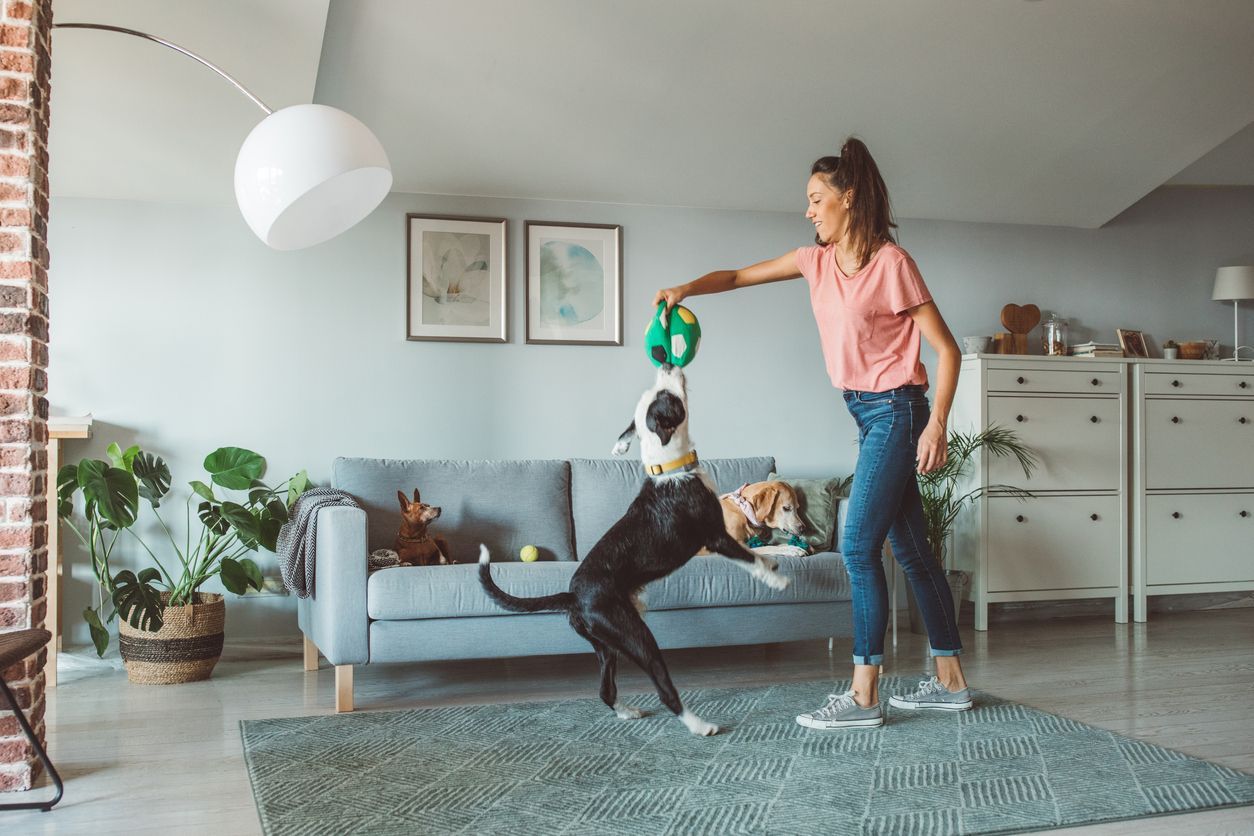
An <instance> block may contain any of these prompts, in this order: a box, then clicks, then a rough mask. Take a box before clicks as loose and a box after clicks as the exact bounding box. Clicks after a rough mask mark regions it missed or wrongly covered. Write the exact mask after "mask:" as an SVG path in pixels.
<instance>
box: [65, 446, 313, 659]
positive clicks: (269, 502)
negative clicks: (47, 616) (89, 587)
mask: <svg viewBox="0 0 1254 836" xmlns="http://www.w3.org/2000/svg"><path fill="white" fill-rule="evenodd" d="M107 455H108V458H109V460H108V461H103V460H100V459H83V460H82V461H80V462H79V463H78V464H67V465H65V466H64V467H62V468H61V470H60V471H59V472H58V473H57V501H58V504H59V513H60V515H61V519H62V520H63V521H64V522H65V524H66V525H67V527H68V528H69V529H70V530H71V531H73V532H74V533H75V535H77V536H78V539H79V541H80V542H82V544H83V547H84V548H85V549H86V550H87V552H88V554H89V555H90V557H91V566H92V571H93V573H94V574H95V576H96V581H97V584H98V593H99V594H98V595H97V600H96V603H95V606H89V607H87V608H86V609H85V610H83V618H84V620H86V622H87V625H88V627H89V628H90V630H91V638H92V643H93V644H94V645H95V646H96V652H97V653H98V654H100V655H102V656H103V655H104V652H105V650H106V649H107V648H108V646H109V631H108V629H107V626H106V625H108V624H109V623H110V622H112V621H113V620H114V619H115V618H117V617H119V616H121V618H122V619H124V620H125V621H126V622H127V623H128V624H129V625H130V626H131V627H134V628H136V629H139V630H143V631H146V632H156V631H157V630H160V629H161V625H162V621H163V619H162V614H163V612H164V610H165V607H167V606H183V605H187V604H191V603H193V602H194V601H195V599H196V593H197V590H199V589H200V587H201V586H202V585H203V584H204V583H205V582H206V581H208V580H210V579H211V578H214V577H218V578H221V580H222V586H224V587H225V588H226V589H227V590H228V591H230V592H233V593H235V594H236V595H242V594H244V593H245V592H247V591H248V590H249V589H260V588H261V586H262V576H261V570H260V569H259V568H258V567H257V564H256V563H255V562H254V561H253V560H252V559H251V558H250V557H247V555H248V554H249V553H250V552H255V551H256V550H257V549H258V548H264V549H267V550H269V551H274V548H275V543H276V541H277V539H278V535H279V528H280V527H282V525H283V523H284V522H286V521H287V517H288V509H289V508H290V507H291V506H292V503H294V502H295V501H296V497H298V496H299V495H300V494H301V493H302V492H303V491H304V490H305V489H306V488H307V487H308V485H309V479H308V477H307V476H306V474H305V471H303V470H302V471H301V472H300V473H298V474H296V475H295V476H293V477H292V478H290V479H288V480H287V481H286V482H284V483H282V484H281V485H279V486H278V487H275V488H271V487H270V486H268V485H267V484H266V483H265V482H263V481H261V477H262V476H263V475H264V474H265V470H266V460H265V459H264V458H262V457H261V456H259V455H258V454H257V453H254V452H253V451H251V450H245V449H242V448H240V447H220V448H218V449H217V450H214V451H213V452H212V453H210V454H209V455H208V456H207V457H205V461H204V468H205V470H206V471H207V473H208V477H207V481H201V480H194V481H192V482H190V483H189V484H190V486H191V493H190V494H189V495H188V497H187V499H186V501H185V502H184V517H185V523H186V528H187V533H186V536H185V537H184V538H182V539H181V540H180V538H179V537H177V536H176V535H175V534H174V532H173V531H171V530H170V527H169V526H168V525H167V524H166V520H165V518H164V517H163V516H162V502H163V501H164V500H165V499H166V497H167V495H168V494H169V492H170V484H171V475H170V468H169V466H168V465H166V463H165V461H164V460H163V459H162V458H161V457H160V456H157V455H154V454H152V453H149V452H147V451H144V450H141V449H140V448H139V447H138V446H135V447H131V448H129V449H127V450H122V449H121V448H120V447H119V446H118V445H117V444H110V445H109V448H108V450H107ZM227 492H237V493H238V494H242V495H231V494H228V493H227ZM80 495H81V497H82V515H81V519H76V518H75V517H74V506H75V499H76V497H78V496H80ZM141 499H142V500H144V501H145V502H146V503H147V504H148V506H149V507H150V508H151V509H152V514H153V516H154V517H155V518H156V520H157V522H158V523H159V524H160V528H161V531H162V532H163V535H164V536H161V537H160V540H161V541H162V542H161V545H160V547H158V548H156V549H154V548H152V547H150V545H149V543H147V542H146V541H145V540H144V538H142V537H141V536H140V535H139V533H138V532H137V531H136V530H135V523H136V521H137V520H138V519H139V514H140V509H141V503H140V500H141ZM193 504H195V519H193V517H192V513H193ZM124 533H125V534H126V535H127V536H128V537H130V538H132V539H133V540H134V541H135V542H137V543H138V544H139V545H140V547H141V548H142V549H143V551H144V552H146V553H147V555H148V557H149V558H151V560H152V563H153V565H152V566H148V567H145V568H142V569H140V570H139V571H138V572H135V571H133V570H131V569H122V570H120V571H115V570H114V567H113V566H112V565H111V564H110V560H111V558H112V557H113V552H114V548H115V547H116V546H117V544H118V541H119V539H121V538H122V537H123V534H124ZM176 560H177V565H175V561H176ZM106 610H107V611H108V612H107V614H106Z"/></svg>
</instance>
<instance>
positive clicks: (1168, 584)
mask: <svg viewBox="0 0 1254 836" xmlns="http://www.w3.org/2000/svg"><path fill="white" fill-rule="evenodd" d="M1133 369H1134V370H1133V374H1132V377H1133V393H1134V395H1135V404H1136V408H1135V409H1134V410H1133V415H1132V444H1133V472H1132V485H1133V493H1132V582H1133V595H1134V607H1133V615H1134V617H1135V619H1136V620H1137V621H1144V620H1145V619H1146V615H1147V610H1146V597H1147V596H1149V595H1166V594H1173V593H1182V592H1231V591H1238V590H1249V589H1254V364H1249V363H1243V364H1234V363H1225V362H1214V361H1211V362H1205V361H1193V360H1190V361H1165V360H1149V361H1140V362H1138V363H1136V365H1135V366H1134V367H1133Z"/></svg>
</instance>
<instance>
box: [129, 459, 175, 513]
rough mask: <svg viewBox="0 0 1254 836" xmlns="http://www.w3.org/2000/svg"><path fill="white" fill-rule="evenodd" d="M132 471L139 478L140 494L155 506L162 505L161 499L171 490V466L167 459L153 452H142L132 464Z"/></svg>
mask: <svg viewBox="0 0 1254 836" xmlns="http://www.w3.org/2000/svg"><path fill="white" fill-rule="evenodd" d="M131 472H132V473H134V474H135V478H136V479H138V480H139V495H140V496H142V497H143V498H144V499H146V500H148V501H149V502H151V503H152V507H153V508H157V507H158V506H160V505H161V499H162V497H164V496H165V495H166V494H167V493H169V492H170V481H171V478H172V477H171V476H170V467H169V465H167V464H166V463H165V459H163V458H161V457H160V456H155V455H153V454H152V453H140V454H139V455H138V456H136V457H135V460H134V461H133V462H132V464H131Z"/></svg>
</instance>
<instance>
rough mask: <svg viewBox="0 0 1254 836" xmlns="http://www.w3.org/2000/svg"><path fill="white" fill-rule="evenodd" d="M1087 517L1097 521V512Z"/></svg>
mask: <svg viewBox="0 0 1254 836" xmlns="http://www.w3.org/2000/svg"><path fill="white" fill-rule="evenodd" d="M1089 519H1090V520H1092V521H1093V522H1097V514H1093V515H1092V516H1090V517H1089Z"/></svg>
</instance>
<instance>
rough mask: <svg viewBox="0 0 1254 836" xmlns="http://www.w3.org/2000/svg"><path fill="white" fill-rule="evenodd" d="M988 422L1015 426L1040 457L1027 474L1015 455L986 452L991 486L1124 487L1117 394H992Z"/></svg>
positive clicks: (1034, 488) (1047, 488)
mask: <svg viewBox="0 0 1254 836" xmlns="http://www.w3.org/2000/svg"><path fill="white" fill-rule="evenodd" d="M988 423H989V425H990V426H993V425H999V426H1001V427H1004V428H1006V429H1010V430H1014V431H1015V433H1016V434H1017V435H1018V436H1019V441H1020V443H1021V444H1023V445H1024V446H1025V447H1028V448H1030V449H1031V450H1032V451H1033V452H1034V453H1035V454H1036V456H1037V458H1038V459H1039V460H1040V463H1039V465H1038V466H1037V468H1036V470H1035V471H1034V472H1033V474H1032V477H1031V478H1028V477H1025V476H1024V475H1023V469H1022V468H1020V467H1019V463H1018V461H1017V460H1016V459H1015V458H1014V457H1008V458H1007V457H1001V456H992V455H990V454H988V453H985V455H986V456H988V460H989V461H988V481H989V485H990V486H994V485H1012V486H1014V487H1018V488H1025V489H1027V490H1030V491H1050V490H1054V491H1058V490H1063V491H1065V490H1091V491H1115V490H1119V489H1120V488H1121V487H1122V478H1121V477H1122V472H1121V470H1120V466H1119V463H1120V457H1119V452H1120V438H1121V437H1122V436H1121V434H1120V429H1121V427H1120V425H1119V401H1118V399H1111V398H1013V397H990V398H989V399H988Z"/></svg>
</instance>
